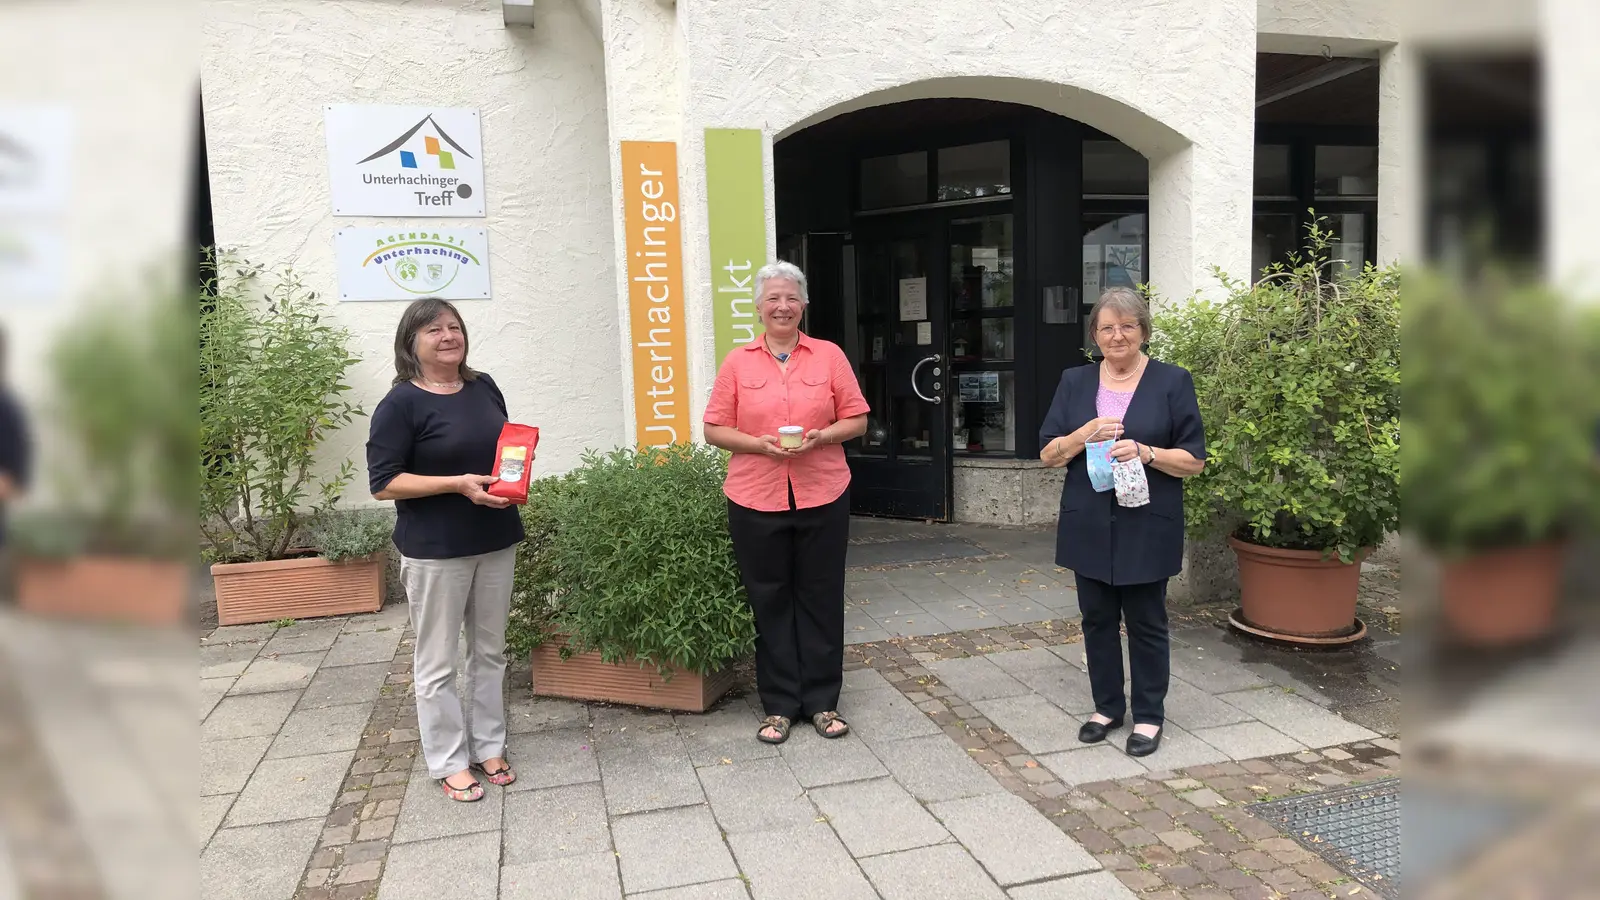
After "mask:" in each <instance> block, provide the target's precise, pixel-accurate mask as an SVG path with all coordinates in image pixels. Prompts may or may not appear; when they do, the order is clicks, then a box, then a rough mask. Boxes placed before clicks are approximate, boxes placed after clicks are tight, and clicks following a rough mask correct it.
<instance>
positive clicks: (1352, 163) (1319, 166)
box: [1316, 147, 1378, 199]
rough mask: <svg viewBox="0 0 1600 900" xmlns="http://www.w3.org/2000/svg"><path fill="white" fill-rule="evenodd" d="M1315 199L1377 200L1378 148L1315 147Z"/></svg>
mask: <svg viewBox="0 0 1600 900" xmlns="http://www.w3.org/2000/svg"><path fill="white" fill-rule="evenodd" d="M1316 179H1317V186H1316V196H1317V197H1318V198H1319V199H1320V198H1323V197H1363V198H1365V197H1370V198H1373V199H1377V196H1378V148H1377V147H1318V148H1317V163H1316Z"/></svg>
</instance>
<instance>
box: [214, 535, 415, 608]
mask: <svg viewBox="0 0 1600 900" xmlns="http://www.w3.org/2000/svg"><path fill="white" fill-rule="evenodd" d="M383 574H384V554H383V552H382V551H379V552H377V553H374V554H372V555H371V556H369V557H366V558H365V559H352V560H346V561H344V562H329V561H327V560H325V559H323V558H322V557H320V556H311V557H306V558H304V559H276V560H272V561H270V562H253V563H218V564H217V565H214V566H212V567H211V578H212V580H213V581H214V582H215V583H216V586H217V623H218V624H220V625H248V624H250V623H252V622H276V621H278V620H279V619H315V618H318V617H320V616H347V615H350V614H352V613H370V612H377V611H378V610H379V609H380V608H381V607H382V606H383Z"/></svg>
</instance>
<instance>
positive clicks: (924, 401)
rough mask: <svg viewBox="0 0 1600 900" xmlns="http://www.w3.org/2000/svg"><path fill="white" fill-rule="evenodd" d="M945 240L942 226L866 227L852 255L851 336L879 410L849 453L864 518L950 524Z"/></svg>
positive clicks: (856, 505)
mask: <svg viewBox="0 0 1600 900" xmlns="http://www.w3.org/2000/svg"><path fill="white" fill-rule="evenodd" d="M942 231H943V229H942V223H940V222H938V221H936V220H930V219H921V220H920V221H918V220H915V219H913V220H904V219H901V220H898V221H895V222H891V221H888V220H885V221H883V222H881V223H875V224H874V226H873V227H871V228H867V229H863V228H860V227H858V228H857V230H856V231H855V233H854V235H853V238H854V239H853V242H852V246H851V247H850V248H849V252H847V254H846V256H847V259H850V260H851V261H853V263H854V266H853V268H854V269H855V278H854V286H855V291H854V294H855V296H854V297H853V298H852V299H853V300H854V302H853V303H847V304H846V307H847V308H846V316H845V328H846V329H847V330H848V331H853V333H847V336H846V341H845V348H846V352H847V353H848V354H849V355H850V358H851V362H852V363H854V364H855V366H856V371H857V372H858V373H859V374H860V379H861V389H862V391H863V392H865V393H866V396H867V402H868V403H870V404H871V405H872V413H871V414H870V416H869V418H868V426H867V433H866V435H865V436H863V437H862V438H861V439H860V440H857V441H852V442H851V443H850V444H849V445H847V446H846V448H845V451H846V454H847V456H848V458H849V460H850V475H851V498H852V499H851V507H852V511H853V512H856V513H858V514H865V515H877V516H894V517H899V518H919V519H935V520H939V521H948V520H949V519H950V513H951V468H950V446H951V445H950V409H949V393H950V383H951V376H950V363H949V359H948V356H947V352H948V351H947V349H946V348H947V347H948V329H949V319H948V315H949V312H948V311H949V304H948V302H947V299H946V297H947V292H948V287H949V286H948V284H947V282H948V278H947V277H946V276H945V275H944V273H945V271H946V270H947V268H948V267H947V266H946V265H945V264H944V258H943V253H944V250H943V247H942V241H941V240H940V236H941V234H942ZM845 277H846V278H847V279H848V278H849V273H848V272H846V274H845ZM851 307H853V308H851ZM852 326H853V328H852Z"/></svg>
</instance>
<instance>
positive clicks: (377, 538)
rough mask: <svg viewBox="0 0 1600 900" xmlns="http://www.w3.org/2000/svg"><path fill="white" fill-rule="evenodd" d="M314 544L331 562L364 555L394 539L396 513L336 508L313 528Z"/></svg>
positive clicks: (359, 557)
mask: <svg viewBox="0 0 1600 900" xmlns="http://www.w3.org/2000/svg"><path fill="white" fill-rule="evenodd" d="M309 536H310V539H311V545H312V546H313V547H315V548H316V549H317V552H318V553H319V554H321V556H322V557H323V558H324V559H326V560H328V561H329V562H343V561H344V560H347V559H364V558H366V557H368V556H371V555H372V554H374V553H377V552H378V551H379V550H382V549H384V548H386V547H388V546H390V545H391V544H392V543H393V541H394V516H393V515H391V514H389V513H388V512H387V511H385V510H377V509H360V510H336V511H331V512H328V513H325V514H323V516H322V517H321V518H320V519H318V520H317V521H316V522H314V523H312V525H311V528H310V535H309Z"/></svg>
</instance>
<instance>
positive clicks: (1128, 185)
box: [1083, 140, 1150, 197]
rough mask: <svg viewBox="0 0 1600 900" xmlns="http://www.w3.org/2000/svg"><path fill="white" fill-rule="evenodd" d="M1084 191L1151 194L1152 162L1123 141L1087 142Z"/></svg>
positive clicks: (1103, 194)
mask: <svg viewBox="0 0 1600 900" xmlns="http://www.w3.org/2000/svg"><path fill="white" fill-rule="evenodd" d="M1083 193H1084V195H1085V196H1088V197H1095V196H1116V197H1143V196H1145V195H1147V194H1149V193H1150V162H1149V160H1146V159H1145V158H1144V157H1143V156H1140V155H1139V151H1137V150H1135V149H1133V148H1132V147H1129V146H1128V145H1127V144H1124V143H1122V142H1121V141H1109V140H1090V141H1084V142H1083Z"/></svg>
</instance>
